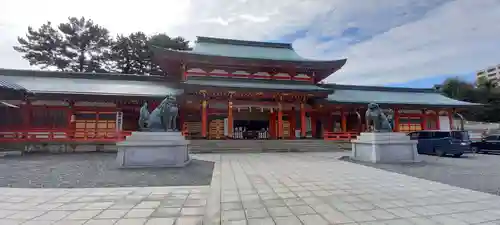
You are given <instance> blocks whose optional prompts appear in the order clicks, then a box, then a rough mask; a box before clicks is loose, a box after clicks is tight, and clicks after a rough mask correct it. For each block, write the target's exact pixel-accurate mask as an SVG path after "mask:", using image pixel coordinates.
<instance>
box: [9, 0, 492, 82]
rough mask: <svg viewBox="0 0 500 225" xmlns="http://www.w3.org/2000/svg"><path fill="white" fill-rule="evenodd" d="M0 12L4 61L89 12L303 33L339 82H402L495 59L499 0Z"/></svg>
mask: <svg viewBox="0 0 500 225" xmlns="http://www.w3.org/2000/svg"><path fill="white" fill-rule="evenodd" d="M5 4H7V5H6V6H5ZM20 9H22V10H20ZM40 9H44V10H40ZM0 10H1V11H0V58H1V59H2V60H0V67H11V68H26V67H27V63H26V62H24V61H23V60H22V59H20V55H19V54H18V53H16V52H15V51H14V50H12V45H14V44H16V39H15V38H16V37H17V36H18V35H22V34H24V32H25V30H26V27H27V26H28V25H34V26H38V25H40V24H41V23H43V22H45V21H47V20H50V21H53V22H61V21H64V20H65V19H66V17H68V16H86V17H88V18H92V19H93V20H94V21H96V22H97V23H99V24H100V25H102V26H104V27H107V28H109V29H110V30H111V32H114V33H128V32H133V31H137V30H142V31H145V32H147V33H156V32H166V33H168V34H170V35H182V36H184V37H187V38H188V39H190V40H193V39H194V38H195V36H197V35H201V36H213V37H224V38H236V39H247V40H270V39H272V40H276V39H278V38H280V37H282V36H285V35H286V36H290V34H293V33H295V32H297V31H304V30H305V31H306V32H301V36H298V37H296V40H295V41H294V47H295V48H296V49H297V51H298V52H299V53H300V54H302V55H303V56H305V57H311V58H318V59H336V58H340V57H348V64H347V65H346V66H345V67H344V68H343V69H342V70H341V71H339V72H337V73H336V74H334V75H332V76H331V78H329V81H331V82H340V83H351V84H386V83H400V82H404V81H408V80H412V79H418V78H422V77H426V76H435V75H440V74H463V73H466V72H471V71H475V70H476V69H480V68H482V67H485V66H488V65H490V64H496V63H500V57H499V56H500V55H499V54H500V44H499V42H498V40H499V39H498V37H500V22H499V21H500V0H425V1H424V0H377V1H366V0H191V1H188V0H183V1H178V0H157V1H154V0H151V1H146V0H143V1H113V0H106V1H103V0H101V1H97V0H88V1H86V2H85V4H82V5H73V4H69V3H68V1H63V0H52V1H37V0H24V1H23V0H17V1H9V3H5V1H2V2H1V3H0ZM292 36H293V35H292Z"/></svg>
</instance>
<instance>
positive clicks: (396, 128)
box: [393, 109, 399, 132]
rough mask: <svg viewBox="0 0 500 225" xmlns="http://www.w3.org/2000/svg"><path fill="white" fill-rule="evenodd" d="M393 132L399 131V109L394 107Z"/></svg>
mask: <svg viewBox="0 0 500 225" xmlns="http://www.w3.org/2000/svg"><path fill="white" fill-rule="evenodd" d="M393 129H394V132H399V109H394V128H393Z"/></svg>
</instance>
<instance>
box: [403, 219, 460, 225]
mask: <svg viewBox="0 0 500 225" xmlns="http://www.w3.org/2000/svg"><path fill="white" fill-rule="evenodd" d="M408 220H409V221H410V222H412V223H413V224H415V225H442V223H439V222H437V221H434V220H431V219H429V218H427V217H413V218H408ZM450 225H452V224H450Z"/></svg>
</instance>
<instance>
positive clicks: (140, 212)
mask: <svg viewBox="0 0 500 225" xmlns="http://www.w3.org/2000/svg"><path fill="white" fill-rule="evenodd" d="M154 211H155V209H131V210H130V211H128V212H127V214H126V215H125V217H124V218H127V219H128V218H147V217H149V216H151V214H153V212H154Z"/></svg>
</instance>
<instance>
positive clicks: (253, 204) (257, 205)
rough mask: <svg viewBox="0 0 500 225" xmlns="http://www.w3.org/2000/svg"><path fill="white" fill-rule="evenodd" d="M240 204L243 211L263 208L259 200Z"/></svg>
mask: <svg viewBox="0 0 500 225" xmlns="http://www.w3.org/2000/svg"><path fill="white" fill-rule="evenodd" d="M242 204H243V208H245V209H258V208H264V207H265V206H264V204H262V202H261V201H260V200H252V201H243V202H242Z"/></svg>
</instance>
